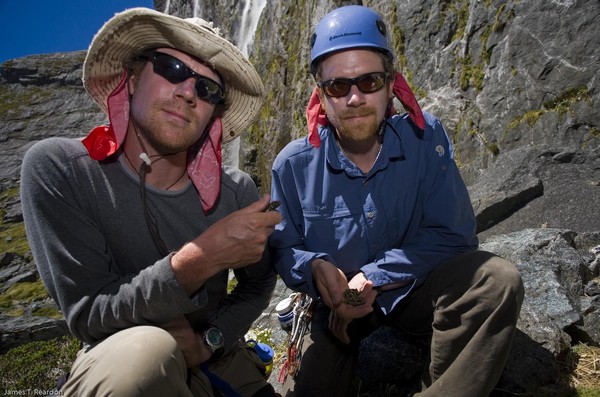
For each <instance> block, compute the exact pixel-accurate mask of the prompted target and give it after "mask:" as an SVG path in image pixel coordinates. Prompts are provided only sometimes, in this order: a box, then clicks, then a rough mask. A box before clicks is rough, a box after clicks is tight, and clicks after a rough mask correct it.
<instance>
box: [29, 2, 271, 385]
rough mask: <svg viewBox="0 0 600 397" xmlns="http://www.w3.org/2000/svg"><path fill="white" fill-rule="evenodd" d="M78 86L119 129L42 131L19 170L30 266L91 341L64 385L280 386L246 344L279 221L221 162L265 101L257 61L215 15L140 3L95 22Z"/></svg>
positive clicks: (266, 293)
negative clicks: (225, 147) (76, 135)
mask: <svg viewBox="0 0 600 397" xmlns="http://www.w3.org/2000/svg"><path fill="white" fill-rule="evenodd" d="M83 82H84V86H85V89H86V90H87V92H88V93H89V94H90V96H91V97H92V98H93V99H94V100H95V101H96V102H97V103H98V105H99V106H100V108H101V109H102V110H103V111H104V112H105V113H106V114H107V115H108V118H109V121H110V123H109V125H107V126H99V127H96V128H94V129H93V130H92V132H91V133H89V134H88V135H87V137H85V139H83V140H79V139H66V138H58V137H55V138H49V139H46V140H43V141H40V142H38V143H36V144H35V145H33V146H32V147H31V148H30V150H28V152H27V153H26V155H25V157H24V160H23V165H22V175H21V189H22V191H21V199H22V206H23V216H24V220H25V225H26V229H27V235H28V238H29V241H30V245H31V250H32V253H33V256H34V259H35V262H36V264H37V266H38V269H39V272H40V275H41V277H42V280H43V281H44V283H45V285H46V287H47V288H48V291H49V292H50V295H51V296H52V298H53V299H54V300H55V301H56V302H57V303H58V305H59V307H60V309H61V310H62V312H63V314H64V316H65V319H66V321H67V324H68V326H69V329H70V331H71V332H72V333H73V334H74V335H75V336H76V337H77V338H78V339H80V340H81V341H82V343H83V345H84V348H83V349H82V350H81V351H80V352H79V354H78V356H77V359H76V361H75V363H74V364H73V367H72V370H71V373H70V376H69V378H68V380H67V382H66V384H65V385H64V387H63V388H62V390H61V393H62V394H63V395H82V396H83V395H85V396H88V395H89V396H91V395H94V396H102V395H113V396H115V395H116V396H212V395H215V393H217V395H220V394H219V393H224V394H225V395H241V396H272V395H274V391H273V388H272V386H270V385H269V384H268V383H267V382H266V381H265V379H264V374H263V373H261V369H262V368H261V366H264V365H263V364H262V363H261V362H260V360H259V359H258V357H257V355H256V354H254V352H253V351H251V350H249V349H247V348H245V345H244V344H243V343H242V342H241V341H242V340H243V336H244V335H245V333H246V332H247V331H248V329H249V327H250V326H251V324H252V323H253V322H254V320H256V318H257V317H258V316H259V315H260V314H261V312H262V310H263V309H264V308H266V306H267V305H268V302H269V299H270V297H271V294H272V291H273V288H274V285H275V276H274V273H273V271H272V269H271V264H270V258H269V255H268V251H266V250H265V244H266V241H267V239H268V236H269V235H270V234H271V232H272V231H273V228H274V226H275V224H277V223H278V222H279V221H280V220H281V217H280V215H279V214H278V213H277V212H276V211H271V212H267V211H266V209H267V207H268V203H269V197H268V196H265V197H262V198H259V194H258V191H257V188H256V186H255V184H254V183H253V182H252V180H251V179H250V177H249V176H248V175H247V174H245V173H243V172H241V171H240V170H235V169H229V168H227V167H223V166H222V164H221V144H222V143H227V142H229V141H230V140H232V139H234V138H235V137H237V136H238V135H240V134H241V133H242V132H243V131H244V130H245V129H246V128H248V126H249V125H250V123H251V122H252V121H253V120H254V119H255V117H256V116H257V115H258V111H259V109H260V106H261V104H262V101H263V96H264V88H263V85H262V83H261V80H260V78H259V76H258V74H257V73H256V71H255V69H254V68H253V67H252V65H251V64H250V63H249V62H248V60H247V59H246V58H245V57H244V56H243V55H242V54H241V52H240V51H239V50H237V48H235V46H233V45H232V44H231V43H229V42H228V41H227V40H225V39H223V38H222V37H221V36H220V35H219V32H218V29H216V28H214V27H213V26H212V24H209V23H207V22H206V21H204V20H202V19H200V18H190V19H181V18H177V17H173V16H169V15H166V14H162V13H160V12H157V11H154V10H149V9H144V8H136V9H130V10H126V11H124V12H122V13H119V14H116V15H115V16H114V17H113V18H112V19H110V20H109V21H108V22H107V23H106V24H105V25H104V26H103V27H102V28H101V29H100V31H99V32H98V33H97V34H96V36H95V37H94V39H93V41H92V43H91V45H90V48H89V50H88V53H87V57H86V60H85V63H84V66H83ZM229 269H233V270H234V274H235V277H236V279H237V285H236V286H235V288H234V289H233V291H231V293H228V291H227V284H228V274H229Z"/></svg>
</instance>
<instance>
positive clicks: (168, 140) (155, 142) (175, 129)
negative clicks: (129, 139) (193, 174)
mask: <svg viewBox="0 0 600 397" xmlns="http://www.w3.org/2000/svg"><path fill="white" fill-rule="evenodd" d="M165 110H171V111H174V112H176V113H177V114H180V115H183V116H184V118H185V119H186V120H188V122H187V123H182V124H178V123H174V122H172V121H169V120H168V119H167V118H166V117H164V115H165ZM133 123H134V125H135V126H136V129H137V131H138V132H139V134H140V135H141V136H142V137H143V138H144V140H145V141H146V142H148V144H149V145H150V146H151V147H152V149H154V151H155V152H156V154H159V155H163V156H165V155H170V154H175V153H180V152H183V151H186V150H188V148H190V147H191V146H192V145H194V144H195V143H196V142H197V141H198V140H199V139H200V137H201V136H202V135H203V131H204V130H205V129H206V126H204V127H203V126H200V124H199V123H198V121H197V119H196V118H195V117H194V116H193V115H191V114H189V112H188V113H186V112H185V110H182V109H180V108H178V107H176V105H174V104H173V103H172V102H170V101H162V102H159V103H156V104H154V105H153V106H152V107H151V109H150V111H149V112H148V113H147V116H146V117H142V118H136V117H135V116H133Z"/></svg>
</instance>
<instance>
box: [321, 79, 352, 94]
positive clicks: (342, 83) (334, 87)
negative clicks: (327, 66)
mask: <svg viewBox="0 0 600 397" xmlns="http://www.w3.org/2000/svg"><path fill="white" fill-rule="evenodd" d="M350 87H352V83H351V82H350V81H349V80H347V79H335V80H329V81H326V82H325V83H323V90H324V91H325V93H326V94H327V95H329V96H330V97H334V98H337V97H341V96H346V95H348V92H350Z"/></svg>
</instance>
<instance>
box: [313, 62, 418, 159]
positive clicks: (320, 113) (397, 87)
mask: <svg viewBox="0 0 600 397" xmlns="http://www.w3.org/2000/svg"><path fill="white" fill-rule="evenodd" d="M393 92H394V96H395V97H396V98H398V100H399V101H400V103H402V105H403V106H404V107H405V108H406V109H407V111H408V116H409V117H410V119H411V120H412V121H413V122H414V123H415V124H416V125H417V127H418V128H419V129H420V132H421V133H422V132H423V131H424V130H425V118H424V117H423V111H422V110H421V107H420V106H419V103H418V102H417V98H415V94H414V93H413V92H412V90H411V89H410V87H409V85H408V83H407V82H406V79H405V78H404V76H403V75H402V73H400V72H397V73H396V78H395V79H394V88H393ZM318 93H319V88H318V87H315V89H314V90H313V92H312V94H311V96H310V99H309V101H308V106H307V107H306V121H307V124H308V141H309V142H310V144H311V145H313V146H314V147H316V148H318V147H319V146H321V138H319V125H323V126H324V125H327V123H328V120H327V116H326V114H325V111H324V110H323V108H322V107H321V101H320V100H319V94H318ZM394 112H395V110H394V109H393V108H390V114H388V117H389V116H392V115H393V114H394Z"/></svg>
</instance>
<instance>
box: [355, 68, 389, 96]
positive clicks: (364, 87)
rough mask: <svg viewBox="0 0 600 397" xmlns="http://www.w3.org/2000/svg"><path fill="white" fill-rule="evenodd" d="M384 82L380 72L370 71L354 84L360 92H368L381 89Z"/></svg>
mask: <svg viewBox="0 0 600 397" xmlns="http://www.w3.org/2000/svg"><path fill="white" fill-rule="evenodd" d="M384 84H385V75H384V74H381V73H371V74H368V75H366V76H363V77H360V78H359V79H358V81H357V82H356V86H357V87H358V89H359V90H360V91H361V92H365V93H369V92H375V91H378V90H380V89H381V87H383V85H384Z"/></svg>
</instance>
